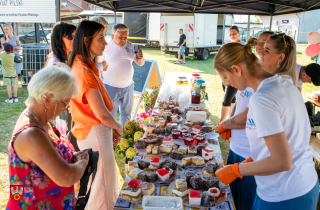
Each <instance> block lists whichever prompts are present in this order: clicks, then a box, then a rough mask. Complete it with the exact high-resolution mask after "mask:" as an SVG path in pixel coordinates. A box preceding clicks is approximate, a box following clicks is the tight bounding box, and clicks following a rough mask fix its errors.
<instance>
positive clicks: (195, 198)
mask: <svg viewBox="0 0 320 210" xmlns="http://www.w3.org/2000/svg"><path fill="white" fill-rule="evenodd" d="M200 204H201V195H200V191H199V190H190V192H189V205H192V206H200Z"/></svg>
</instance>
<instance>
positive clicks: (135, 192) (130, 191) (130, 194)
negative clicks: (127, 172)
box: [120, 186, 141, 202]
mask: <svg viewBox="0 0 320 210" xmlns="http://www.w3.org/2000/svg"><path fill="white" fill-rule="evenodd" d="M120 194H121V196H122V197H123V198H124V199H125V200H127V201H131V202H139V201H140V200H141V189H140V188H136V187H130V186H125V187H124V188H122V190H121V191H120Z"/></svg>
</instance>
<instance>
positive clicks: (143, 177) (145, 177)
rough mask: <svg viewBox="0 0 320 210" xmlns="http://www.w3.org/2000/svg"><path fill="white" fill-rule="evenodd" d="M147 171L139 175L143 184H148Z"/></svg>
mask: <svg viewBox="0 0 320 210" xmlns="http://www.w3.org/2000/svg"><path fill="white" fill-rule="evenodd" d="M147 173H148V172H147V171H142V172H141V173H139V175H138V179H139V180H141V181H143V182H146V181H147Z"/></svg>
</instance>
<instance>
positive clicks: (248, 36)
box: [247, 15, 250, 43]
mask: <svg viewBox="0 0 320 210" xmlns="http://www.w3.org/2000/svg"><path fill="white" fill-rule="evenodd" d="M249 38H250V15H248V24H247V43H248V40H249Z"/></svg>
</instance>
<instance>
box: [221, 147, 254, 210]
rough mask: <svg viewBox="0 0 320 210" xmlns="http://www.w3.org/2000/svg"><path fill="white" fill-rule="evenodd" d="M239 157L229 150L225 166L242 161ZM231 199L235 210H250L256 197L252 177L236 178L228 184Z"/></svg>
mask: <svg viewBox="0 0 320 210" xmlns="http://www.w3.org/2000/svg"><path fill="white" fill-rule="evenodd" d="M244 160H245V159H244V158H243V157H241V156H240V155H237V154H236V153H234V152H233V151H232V150H231V149H230V150H229V156H228V161H227V164H234V163H239V162H242V161H244ZM230 188H231V192H232V197H233V200H234V204H235V206H236V209H237V210H250V209H251V207H252V204H253V201H254V198H255V196H256V189H257V184H256V180H255V179H254V176H244V177H243V178H242V179H239V178H236V179H235V180H234V181H233V182H231V183H230Z"/></svg>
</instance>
